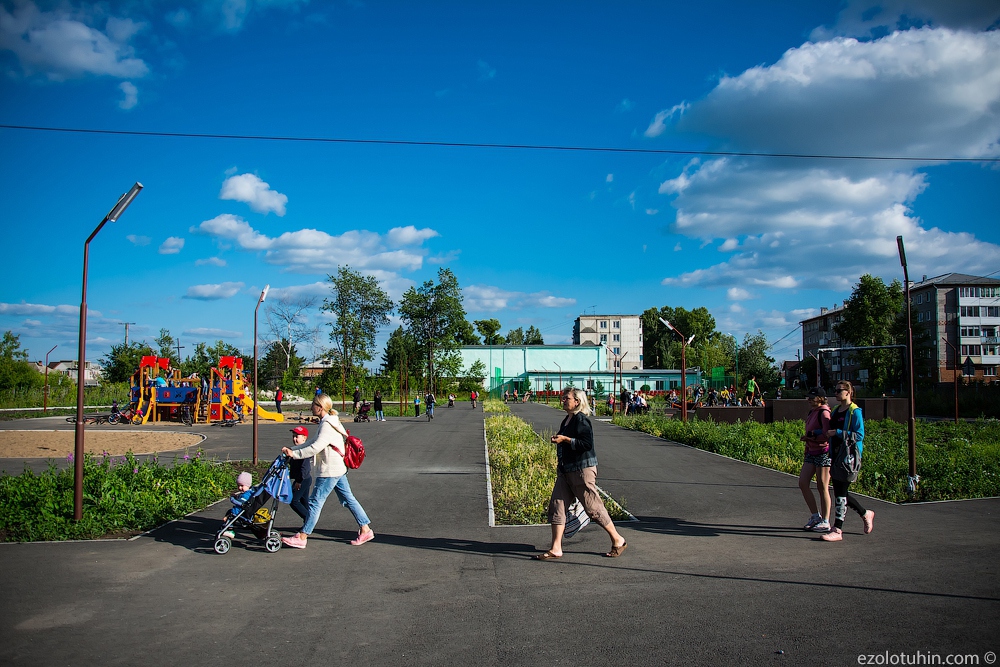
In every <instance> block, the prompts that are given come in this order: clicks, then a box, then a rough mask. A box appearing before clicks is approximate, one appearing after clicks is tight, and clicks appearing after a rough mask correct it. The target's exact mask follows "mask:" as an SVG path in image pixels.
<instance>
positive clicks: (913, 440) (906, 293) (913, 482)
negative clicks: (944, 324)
mask: <svg viewBox="0 0 1000 667" xmlns="http://www.w3.org/2000/svg"><path fill="white" fill-rule="evenodd" d="M896 246H897V247H898V248H899V263H900V264H901V265H902V267H903V299H904V300H905V301H906V358H907V365H908V366H909V368H908V375H909V384H910V421H909V440H910V442H909V458H910V480H909V486H910V495H911V496H912V495H913V494H915V493H916V492H917V482H919V481H920V477H918V476H917V425H916V422H917V417H916V412H917V402H916V397H915V396H914V392H915V389H916V387H915V385H914V381H913V319H912V317H911V315H910V276H909V272H908V271H907V269H906V250H905V249H904V248H903V237H902V236H897V237H896Z"/></svg>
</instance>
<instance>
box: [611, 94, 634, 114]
mask: <svg viewBox="0 0 1000 667" xmlns="http://www.w3.org/2000/svg"><path fill="white" fill-rule="evenodd" d="M634 106H635V104H634V103H633V102H632V100H630V99H629V98H627V97H626V98H625V99H623V100H622V101H621V102H619V103H618V106H617V107H615V111H617V112H619V113H625V112H626V111H631V110H632V107H634Z"/></svg>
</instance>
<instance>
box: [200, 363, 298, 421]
mask: <svg viewBox="0 0 1000 667" xmlns="http://www.w3.org/2000/svg"><path fill="white" fill-rule="evenodd" d="M211 387H212V392H211V398H210V402H209V410H208V419H207V421H208V422H213V421H228V420H235V421H243V417H244V416H245V415H252V413H250V412H249V411H250V410H256V411H257V416H258V417H259V418H261V419H270V420H272V421H276V422H283V421H285V416H284V415H282V414H281V413H278V412H271V411H270V410H265V409H264V408H262V407H260V406H259V405H257V404H256V403H254V400H253V397H252V396H251V395H250V394H251V393H252V391H253V390H252V389H250V387H249V386H248V384H247V382H246V379H245V378H244V376H243V359H242V358H240V357H222V358H221V359H219V366H218V368H213V369H212V377H211ZM248 389H249V391H248Z"/></svg>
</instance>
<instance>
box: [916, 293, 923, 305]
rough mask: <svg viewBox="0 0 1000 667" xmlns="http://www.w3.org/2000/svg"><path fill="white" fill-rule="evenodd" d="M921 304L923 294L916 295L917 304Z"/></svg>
mask: <svg viewBox="0 0 1000 667" xmlns="http://www.w3.org/2000/svg"><path fill="white" fill-rule="evenodd" d="M923 302H924V295H923V293H921V294H918V295H917V303H923Z"/></svg>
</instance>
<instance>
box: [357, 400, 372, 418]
mask: <svg viewBox="0 0 1000 667" xmlns="http://www.w3.org/2000/svg"><path fill="white" fill-rule="evenodd" d="M371 411H372V404H371V403H369V402H368V401H364V402H362V403H361V407H360V408H358V414H356V415H354V421H356V422H368V421H371V419H369V418H368V413H369V412H371Z"/></svg>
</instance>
